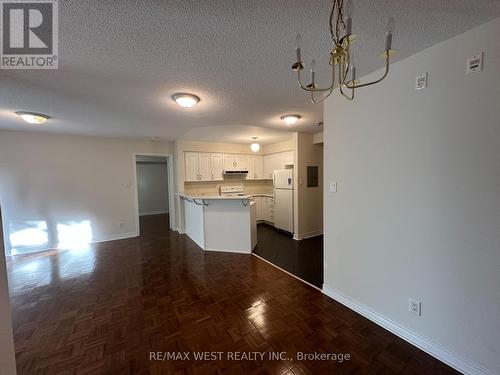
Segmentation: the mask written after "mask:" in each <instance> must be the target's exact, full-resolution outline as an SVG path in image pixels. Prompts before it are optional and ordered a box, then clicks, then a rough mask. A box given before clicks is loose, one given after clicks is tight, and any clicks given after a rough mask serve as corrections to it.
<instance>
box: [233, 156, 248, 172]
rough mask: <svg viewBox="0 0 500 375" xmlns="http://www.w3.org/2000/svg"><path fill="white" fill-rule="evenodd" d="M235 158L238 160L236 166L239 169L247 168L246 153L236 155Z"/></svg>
mask: <svg viewBox="0 0 500 375" xmlns="http://www.w3.org/2000/svg"><path fill="white" fill-rule="evenodd" d="M234 160H235V162H236V168H238V169H245V168H247V156H246V155H235V156H234Z"/></svg>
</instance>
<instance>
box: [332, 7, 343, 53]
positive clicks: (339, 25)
mask: <svg viewBox="0 0 500 375" xmlns="http://www.w3.org/2000/svg"><path fill="white" fill-rule="evenodd" d="M343 8H344V0H332V11H331V12H330V36H331V37H332V40H333V43H334V44H335V45H339V44H340V31H341V29H342V30H344V29H345V24H344V11H343ZM335 10H337V17H336V22H335V31H334V27H333V23H334V22H333V18H334V16H335Z"/></svg>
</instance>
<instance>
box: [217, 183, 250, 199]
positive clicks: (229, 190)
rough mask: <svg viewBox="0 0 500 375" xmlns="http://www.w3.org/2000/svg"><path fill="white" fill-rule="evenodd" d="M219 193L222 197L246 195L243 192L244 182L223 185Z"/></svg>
mask: <svg viewBox="0 0 500 375" xmlns="http://www.w3.org/2000/svg"><path fill="white" fill-rule="evenodd" d="M219 193H220V195H221V196H222V197H242V196H244V195H245V194H243V184H235V185H221V186H220V188H219Z"/></svg>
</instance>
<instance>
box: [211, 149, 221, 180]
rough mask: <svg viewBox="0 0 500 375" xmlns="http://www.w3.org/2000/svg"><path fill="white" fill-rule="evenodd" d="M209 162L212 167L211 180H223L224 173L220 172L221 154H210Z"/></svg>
mask: <svg viewBox="0 0 500 375" xmlns="http://www.w3.org/2000/svg"><path fill="white" fill-rule="evenodd" d="M210 162H211V167H212V180H213V181H222V180H224V173H223V170H222V169H223V168H222V154H210Z"/></svg>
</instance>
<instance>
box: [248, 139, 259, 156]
mask: <svg viewBox="0 0 500 375" xmlns="http://www.w3.org/2000/svg"><path fill="white" fill-rule="evenodd" d="M258 138H259V137H252V139H253V140H254V141H256V140H257V139H258ZM250 150H252V151H253V152H259V150H260V145H259V144H258V143H257V142H254V143H252V144H251V145H250Z"/></svg>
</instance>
